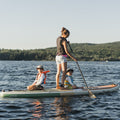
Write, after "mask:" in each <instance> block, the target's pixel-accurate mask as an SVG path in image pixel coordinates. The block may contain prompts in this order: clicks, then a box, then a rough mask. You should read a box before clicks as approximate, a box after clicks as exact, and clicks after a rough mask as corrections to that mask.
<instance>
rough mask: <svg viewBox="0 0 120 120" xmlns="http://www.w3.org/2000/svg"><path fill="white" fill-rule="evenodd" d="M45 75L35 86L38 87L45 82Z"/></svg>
mask: <svg viewBox="0 0 120 120" xmlns="http://www.w3.org/2000/svg"><path fill="white" fill-rule="evenodd" d="M44 79H45V75H44V74H43V73H42V75H41V77H40V79H39V80H37V83H36V84H35V85H36V86H39V85H41V84H42V83H43V82H44Z"/></svg>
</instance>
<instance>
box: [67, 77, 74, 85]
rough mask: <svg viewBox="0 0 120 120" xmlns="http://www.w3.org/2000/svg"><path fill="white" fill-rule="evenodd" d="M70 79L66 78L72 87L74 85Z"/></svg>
mask: <svg viewBox="0 0 120 120" xmlns="http://www.w3.org/2000/svg"><path fill="white" fill-rule="evenodd" d="M71 79H72V78H71V77H67V80H68V82H69V83H70V84H71V85H72V86H73V85H74V84H73V82H72V80H71Z"/></svg>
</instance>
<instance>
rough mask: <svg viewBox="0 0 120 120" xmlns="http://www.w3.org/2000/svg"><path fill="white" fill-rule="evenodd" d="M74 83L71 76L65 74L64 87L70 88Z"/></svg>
mask: <svg viewBox="0 0 120 120" xmlns="http://www.w3.org/2000/svg"><path fill="white" fill-rule="evenodd" d="M73 85H74V83H73V77H72V76H69V75H66V79H65V81H64V87H65V88H72V86H73Z"/></svg>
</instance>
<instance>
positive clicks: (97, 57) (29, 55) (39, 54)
mask: <svg viewBox="0 0 120 120" xmlns="http://www.w3.org/2000/svg"><path fill="white" fill-rule="evenodd" d="M71 48H72V49H73V53H72V54H73V55H74V56H75V57H76V58H77V60H79V61H106V60H108V61H120V42H113V43H105V44H91V43H84V44H80V43H72V44H71ZM69 51H70V52H71V50H70V49H69ZM55 56H56V47H52V48H46V49H31V50H20V49H16V50H13V49H0V60H46V61H51V60H52V61H53V60H55ZM69 60H71V59H69Z"/></svg>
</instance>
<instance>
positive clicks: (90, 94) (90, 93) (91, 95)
mask: <svg viewBox="0 0 120 120" xmlns="http://www.w3.org/2000/svg"><path fill="white" fill-rule="evenodd" d="M68 45H69V48H70V50H71V52H72V53H73V50H72V48H71V46H70V44H69V43H68ZM76 64H77V66H78V69H79V71H80V73H81V76H82V78H83V80H84V83H85V85H86V88H87V90H88V93H89V96H90V97H91V98H96V96H95V95H94V94H93V93H92V92H91V91H90V89H89V88H88V85H87V82H86V80H85V78H84V76H83V73H82V70H81V69H80V66H79V64H78V62H76Z"/></svg>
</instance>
